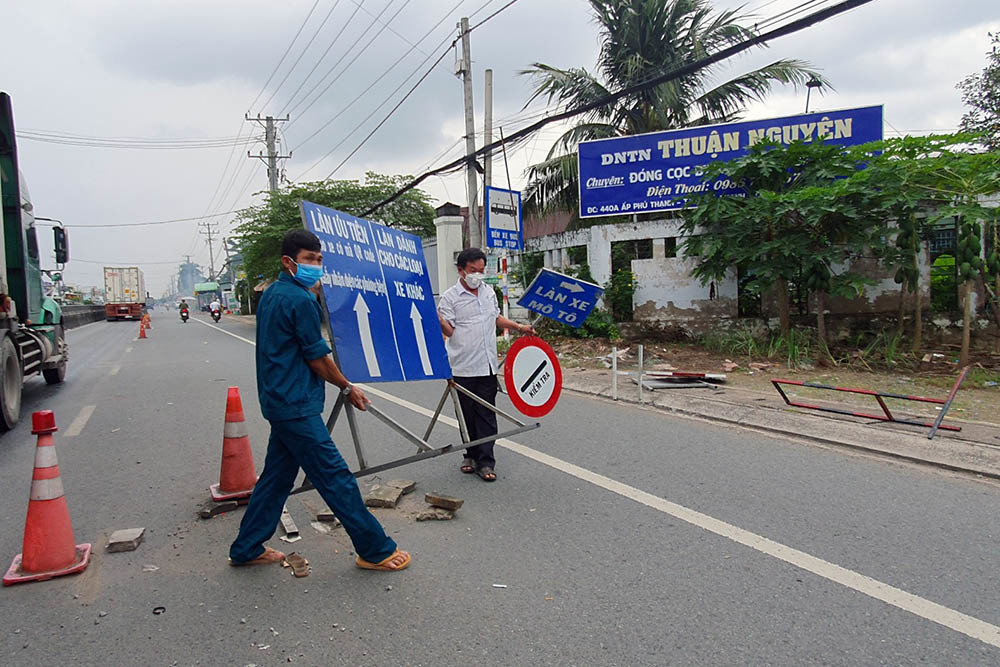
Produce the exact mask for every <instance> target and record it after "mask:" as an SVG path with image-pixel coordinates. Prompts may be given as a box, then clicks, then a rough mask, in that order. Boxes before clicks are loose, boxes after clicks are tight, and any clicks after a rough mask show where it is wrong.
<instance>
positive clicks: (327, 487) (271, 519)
mask: <svg viewBox="0 0 1000 667" xmlns="http://www.w3.org/2000/svg"><path fill="white" fill-rule="evenodd" d="M299 466H301V467H302V469H303V470H304V471H305V473H306V476H307V477H308V478H309V481H310V482H312V483H313V486H315V487H316V490H317V491H319V494H320V495H321V496H322V497H323V500H325V501H326V504H327V505H328V506H329V507H330V509H331V510H333V513H334V514H335V515H336V516H337V518H338V519H340V523H341V524H343V526H344V530H346V531H347V534H348V536H350V538H351V542H353V543H354V551H356V552H357V554H358V555H359V556H361V557H362V558H364V559H365V560H366V561H369V562H371V563H378V562H380V561H383V560H385V559H386V558H388V557H389V556H391V555H392V554H393V552H395V550H396V543H395V542H394V541H393V540H392V538H391V537H388V536H387V535H386V534H385V531H384V530H382V525H381V524H379V522H378V521H377V520H376V519H375V517H374V516H372V513H371V512H370V511H368V508H367V507H365V501H364V499H362V497H361V491H360V490H359V489H358V483H357V480H355V479H354V475H352V474H351V471H350V469H349V468H348V467H347V462H346V461H344V457H342V456H341V455H340V452H339V451H338V450H337V446H336V445H334V444H333V440H331V439H330V432H329V431H327V430H326V424H325V423H324V422H323V418H322V417H321V416H320V415H316V416H314V417H303V418H301V419H290V420H288V421H277V422H271V439H270V440H269V441H268V443H267V458H266V459H264V470H263V472H261V474H260V479H259V480H257V484H256V486H254V487H253V495H251V496H250V504H249V505H247V509H246V513H245V514H244V515H243V521H241V522H240V532H239V534H238V535H237V536H236V541H235V542H233V544H232V546H231V547H230V548H229V557H230V558H231V559H232V560H233V562H234V563H245V562H247V561H250V560H253V559H254V558H256V557H257V556H259V555H261V554H262V553H264V542H265V541H267V540H268V539H270V538H271V536H272V535H274V531H275V529H276V528H277V527H278V521H279V520H281V509H282V508H283V507H284V506H285V501H286V500H288V493H289V492H290V491H291V490H292V485H293V484H295V477H296V476H297V475H298V474H299Z"/></svg>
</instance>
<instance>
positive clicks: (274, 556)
mask: <svg viewBox="0 0 1000 667" xmlns="http://www.w3.org/2000/svg"><path fill="white" fill-rule="evenodd" d="M284 559H285V554H283V553H281V552H280V551H278V550H276V549H272V548H271V547H264V553H262V554H261V555H259V556H257V557H256V558H254V559H253V560H248V561H247V562H245V563H237V562H234V561H233V559H232V558H230V559H229V564H230V565H232V566H233V567H243V566H244V565H270V564H271V563H280V562H281V561H283V560H284Z"/></svg>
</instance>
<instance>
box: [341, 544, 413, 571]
mask: <svg viewBox="0 0 1000 667" xmlns="http://www.w3.org/2000/svg"><path fill="white" fill-rule="evenodd" d="M400 554H406V560H404V561H403V564H402V565H400V566H398V567H391V566H390V565H389V564H388V563H389V561H391V560H392V559H393V558H395V557H396V556H398V555H400ZM411 560H412V558H411V557H410V554H408V553H406V552H405V551H400V550H399V549H396V550H395V551H393V552H392V555H390V556H389V557H388V558H386V559H384V560H382V561H380V562H378V563H369V562H368V561H366V560H365V559H364V558H362V557H361V556H358V557H357V558H355V559H354V564H355V565H357V566H358V567H360V568H361V569H362V570H378V571H380V572H396V571H398V570H405V569H406V568H407V567H408V566H409V565H410V561H411Z"/></svg>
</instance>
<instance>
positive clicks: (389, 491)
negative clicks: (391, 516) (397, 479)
mask: <svg viewBox="0 0 1000 667" xmlns="http://www.w3.org/2000/svg"><path fill="white" fill-rule="evenodd" d="M402 495H403V490H402V489H398V488H396V487H395V486H388V485H384V484H376V485H375V486H373V487H372V488H371V489H369V491H368V493H366V494H365V505H367V506H368V507H389V508H393V507H395V506H396V503H398V502H399V499H400V497H401V496H402Z"/></svg>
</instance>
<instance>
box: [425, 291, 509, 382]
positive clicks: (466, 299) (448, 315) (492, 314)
mask: <svg viewBox="0 0 1000 667" xmlns="http://www.w3.org/2000/svg"><path fill="white" fill-rule="evenodd" d="M438 310H439V312H440V313H441V317H443V318H444V319H445V320H446V321H447V322H448V323H449V324H451V325H452V326H453V327H455V332H454V333H453V334H452V335H451V336H450V337H449V338H448V339H447V341H446V342H445V348H446V349H447V350H448V360H449V361H450V362H451V372H452V375H455V376H459V377H462V376H464V377H474V376H482V375H491V374H492V375H495V374H496V372H497V317H499V316H500V305H499V304H498V303H497V295H496V292H494V291H493V287H492V286H490V285H486V284H483V285H480V286H479V289H478V290H476V293H473V292H470V291H469V290H467V289H465V286H464V285H462V280H461V278H460V279H459V280H458V282H457V283H455V284H454V285H452V286H451V287H449V288H448V289H447V290H445V292H444V294H442V295H441V300H440V301H439V302H438Z"/></svg>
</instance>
